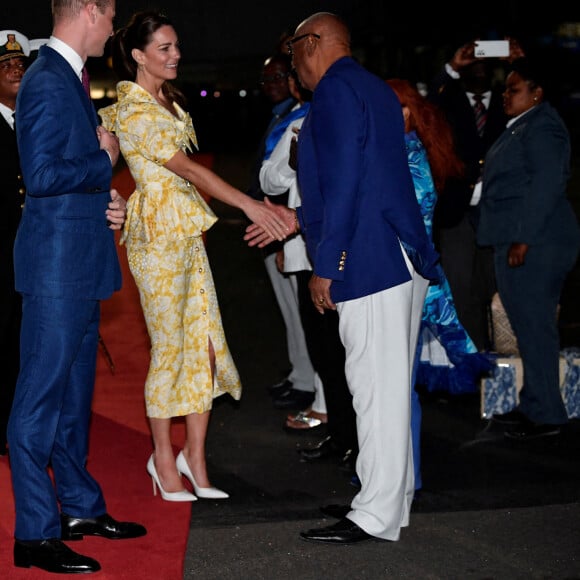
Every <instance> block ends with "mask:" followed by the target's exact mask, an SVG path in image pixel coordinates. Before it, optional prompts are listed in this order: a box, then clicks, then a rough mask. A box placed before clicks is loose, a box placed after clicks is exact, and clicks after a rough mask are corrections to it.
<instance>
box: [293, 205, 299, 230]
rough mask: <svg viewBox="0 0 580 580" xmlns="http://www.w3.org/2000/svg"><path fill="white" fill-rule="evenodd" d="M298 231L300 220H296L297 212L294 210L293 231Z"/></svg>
mask: <svg viewBox="0 0 580 580" xmlns="http://www.w3.org/2000/svg"><path fill="white" fill-rule="evenodd" d="M299 231H300V222H299V221H298V213H297V211H296V210H294V233H295V234H297V233H298V232H299Z"/></svg>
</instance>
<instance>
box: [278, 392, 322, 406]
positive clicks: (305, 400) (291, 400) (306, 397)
mask: <svg viewBox="0 0 580 580" xmlns="http://www.w3.org/2000/svg"><path fill="white" fill-rule="evenodd" d="M312 401H314V393H312V392H310V391H299V390H298V389H289V390H288V391H286V392H284V393H282V394H281V395H279V396H277V397H274V407H276V409H306V407H308V406H309V405H311V404H312Z"/></svg>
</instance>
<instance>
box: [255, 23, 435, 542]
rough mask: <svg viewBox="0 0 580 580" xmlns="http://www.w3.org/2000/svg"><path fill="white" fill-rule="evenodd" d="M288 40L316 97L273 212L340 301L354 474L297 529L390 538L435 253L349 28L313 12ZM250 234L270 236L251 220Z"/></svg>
mask: <svg viewBox="0 0 580 580" xmlns="http://www.w3.org/2000/svg"><path fill="white" fill-rule="evenodd" d="M287 45H288V49H289V51H290V52H291V54H292V55H293V66H294V67H295V68H296V71H297V73H298V77H299V78H300V82H301V84H302V85H303V86H304V87H305V88H307V89H309V90H312V91H313V98H312V102H311V108H310V112H309V114H308V115H307V117H306V118H305V120H304V124H303V125H302V128H301V130H300V134H299V136H298V169H297V173H298V182H299V184H300V190H301V193H302V207H301V208H299V209H298V213H297V214H294V212H291V213H290V210H287V209H286V211H285V212H283V210H279V212H280V215H284V216H285V219H286V223H287V226H288V227H291V224H292V220H293V219H294V217H296V218H297V220H299V221H297V224H296V231H298V228H300V229H301V230H302V232H303V233H304V235H305V238H306V244H307V248H308V252H309V255H310V258H311V261H312V264H313V268H314V274H313V276H312V279H311V281H310V284H309V287H310V293H311V298H312V300H313V302H314V304H315V306H316V308H317V309H318V311H319V312H320V313H321V314H322V313H324V311H325V309H337V310H338V314H339V328H340V336H341V340H342V342H343V344H344V346H345V350H346V365H345V370H346V376H347V380H348V385H349V389H350V391H351V393H352V396H353V406H354V409H355V412H356V416H357V435H358V441H359V454H358V458H357V462H356V471H357V475H358V476H359V479H360V482H361V489H360V491H359V492H358V493H357V495H356V496H355V497H354V499H353V501H352V503H351V506H350V510H349V511H348V513H347V514H346V517H343V518H341V519H340V520H339V521H338V522H337V523H336V524H333V525H331V526H328V527H324V528H319V529H311V530H308V531H305V532H302V533H301V534H300V535H301V537H302V538H303V539H306V540H311V541H317V542H325V543H333V544H348V543H353V542H360V541H362V540H367V539H369V538H373V537H375V538H381V539H385V540H391V541H395V540H398V539H399V536H400V529H401V527H403V526H406V525H408V523H409V513H410V509H411V503H412V500H413V493H414V481H413V479H414V477H413V458H412V445H411V437H410V397H411V373H412V366H413V358H414V354H415V349H416V344H417V336H418V330H419V323H420V320H421V312H422V308H423V301H424V298H425V292H426V289H427V285H428V280H429V279H433V280H434V279H436V277H437V275H436V273H435V270H434V265H435V263H436V262H437V259H438V256H437V254H436V252H435V250H434V248H433V245H432V243H431V241H430V240H429V238H428V236H427V233H426V231H425V226H424V224H423V220H422V218H421V214H420V211H419V206H418V204H417V199H416V197H415V192H414V189H413V183H412V179H411V175H410V172H409V168H408V164H407V154H406V151H405V141H404V125H403V115H402V111H401V105H400V103H399V101H398V99H397V97H396V96H395V94H394V93H393V92H392V91H391V89H390V88H389V87H388V85H387V84H386V83H385V82H384V81H383V80H382V79H380V78H378V77H376V76H375V75H372V74H371V73H369V72H368V71H367V70H365V69H364V68H363V67H362V66H360V65H359V64H357V63H356V62H355V61H354V60H353V58H352V56H351V51H350V34H349V31H348V28H347V27H346V25H345V24H344V23H343V22H342V21H341V20H340V19H339V18H338V17H337V16H335V15H333V14H329V13H317V14H314V15H312V16H311V17H309V18H307V19H306V20H304V21H303V22H302V23H301V24H300V25H299V26H298V28H297V29H296V32H295V35H294V36H293V37H292V38H291V39H290V40H289V41H288V43H287ZM246 239H247V240H248V241H249V242H250V244H251V245H255V244H258V245H264V244H266V243H268V242H269V241H270V240H269V239H267V238H266V236H265V235H264V234H261V233H260V232H259V231H257V230H256V228H254V227H252V226H250V227H249V229H248V233H247V235H246Z"/></svg>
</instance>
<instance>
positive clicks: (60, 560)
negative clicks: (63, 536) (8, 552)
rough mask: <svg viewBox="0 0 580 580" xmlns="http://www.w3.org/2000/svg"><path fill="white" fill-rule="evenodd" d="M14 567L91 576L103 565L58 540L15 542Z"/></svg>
mask: <svg viewBox="0 0 580 580" xmlns="http://www.w3.org/2000/svg"><path fill="white" fill-rule="evenodd" d="M14 565H15V566H17V567H18V568H30V567H32V566H35V567H36V568H40V569H41V570H46V571H47V572H53V573H55V574H90V573H91V572H98V571H99V570H100V569H101V565H100V564H99V563H98V562H97V561H96V560H93V559H92V558H89V557H87V556H83V555H81V554H77V553H76V552H73V551H72V550H71V549H70V548H69V547H68V546H67V545H66V544H64V543H63V542H61V541H60V540H58V539H56V538H51V539H49V540H39V541H34V542H21V541H18V540H16V541H15V542H14Z"/></svg>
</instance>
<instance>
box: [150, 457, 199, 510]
mask: <svg viewBox="0 0 580 580" xmlns="http://www.w3.org/2000/svg"><path fill="white" fill-rule="evenodd" d="M147 473H148V474H149V475H150V476H151V480H152V481H153V495H157V488H159V491H160V492H161V497H162V498H163V499H164V500H165V501H197V498H196V497H195V495H193V493H191V492H190V491H187V490H186V489H182V490H181V491H165V490H164V489H163V487H162V486H161V483H160V481H159V476H158V475H157V469H155V462H154V461H153V455H151V457H149V461H148V462H147Z"/></svg>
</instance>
